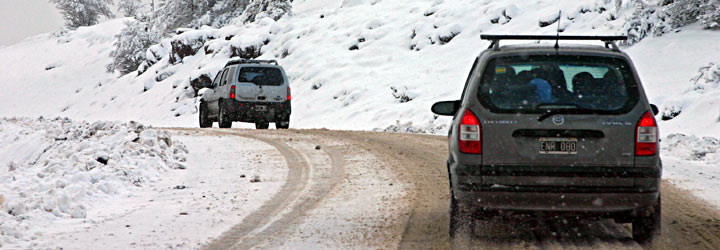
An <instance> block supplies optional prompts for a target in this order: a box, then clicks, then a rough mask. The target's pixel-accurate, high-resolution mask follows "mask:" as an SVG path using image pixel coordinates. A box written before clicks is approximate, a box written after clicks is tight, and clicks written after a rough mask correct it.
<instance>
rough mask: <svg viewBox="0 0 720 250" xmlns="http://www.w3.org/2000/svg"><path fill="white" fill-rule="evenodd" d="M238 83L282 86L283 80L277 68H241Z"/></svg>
mask: <svg viewBox="0 0 720 250" xmlns="http://www.w3.org/2000/svg"><path fill="white" fill-rule="evenodd" d="M238 81H239V82H251V83H254V84H256V85H261V86H280V85H283V82H284V78H283V75H282V72H281V71H280V69H278V68H269V67H242V68H241V69H240V74H239V76H238Z"/></svg>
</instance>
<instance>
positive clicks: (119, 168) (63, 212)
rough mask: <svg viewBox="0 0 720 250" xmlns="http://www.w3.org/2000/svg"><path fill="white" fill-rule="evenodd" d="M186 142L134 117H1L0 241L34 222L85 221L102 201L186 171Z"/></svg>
mask: <svg viewBox="0 0 720 250" xmlns="http://www.w3.org/2000/svg"><path fill="white" fill-rule="evenodd" d="M187 153H188V151H187V149H186V148H185V146H184V145H183V144H182V143H180V142H177V141H174V140H173V139H172V138H171V136H170V134H168V133H167V132H164V131H157V130H154V129H152V128H149V127H145V126H144V125H142V124H139V123H136V122H127V123H118V122H94V123H88V122H77V121H72V120H70V119H67V118H55V119H43V118H42V117H41V118H38V119H29V118H12V119H1V120H0V167H1V168H0V194H2V195H4V198H5V202H4V203H3V204H1V205H0V210H1V211H0V225H1V226H0V240H2V241H3V242H5V240H3V239H4V238H5V237H11V238H15V239H20V240H23V239H26V240H27V239H28V238H29V237H31V235H24V230H25V228H27V227H28V225H29V224H32V223H34V221H35V220H36V219H38V220H41V221H42V222H38V223H47V220H48V219H51V218H53V217H55V218H58V219H59V218H67V219H70V218H86V217H88V216H90V215H89V214H88V213H87V210H88V209H90V208H91V207H93V206H94V204H97V202H98V201H101V200H103V199H105V198H109V197H112V196H118V195H120V194H127V193H129V192H132V191H133V190H135V189H138V188H141V187H144V186H146V185H148V184H150V183H152V182H156V181H158V180H160V178H162V175H163V173H165V172H167V171H172V170H173V169H185V168H186V166H185V163H184V162H185V161H186V155H187Z"/></svg>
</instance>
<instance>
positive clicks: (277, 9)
mask: <svg viewBox="0 0 720 250" xmlns="http://www.w3.org/2000/svg"><path fill="white" fill-rule="evenodd" d="M291 10H292V3H291V1H290V0H253V1H252V2H250V4H249V5H248V6H247V8H245V11H244V12H243V14H242V16H241V17H240V19H241V20H242V21H243V22H245V23H249V22H254V21H255V20H259V19H262V18H264V17H269V18H272V19H273V20H276V21H277V20H278V19H280V18H281V17H282V16H284V15H286V14H290V11H291Z"/></svg>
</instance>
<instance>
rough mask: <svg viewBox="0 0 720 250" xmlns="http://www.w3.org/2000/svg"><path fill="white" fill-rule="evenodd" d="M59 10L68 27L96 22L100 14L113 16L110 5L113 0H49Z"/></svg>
mask: <svg viewBox="0 0 720 250" xmlns="http://www.w3.org/2000/svg"><path fill="white" fill-rule="evenodd" d="M49 1H50V2H51V3H54V4H55V6H56V7H57V8H58V9H59V10H60V13H61V14H62V15H63V18H64V19H65V25H66V26H67V27H69V28H77V27H80V26H90V25H95V24H97V23H98V18H99V17H100V16H106V17H113V16H114V15H113V13H112V11H111V10H110V5H112V4H113V0H49Z"/></svg>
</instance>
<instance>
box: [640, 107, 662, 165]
mask: <svg viewBox="0 0 720 250" xmlns="http://www.w3.org/2000/svg"><path fill="white" fill-rule="evenodd" d="M635 138H636V140H635V155H639V156H651V155H655V154H657V146H658V145H657V144H658V129H657V123H656V122H655V117H653V115H652V113H651V112H650V111H648V112H647V113H645V114H644V115H643V116H642V118H640V121H638V124H637V129H636V134H635Z"/></svg>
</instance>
